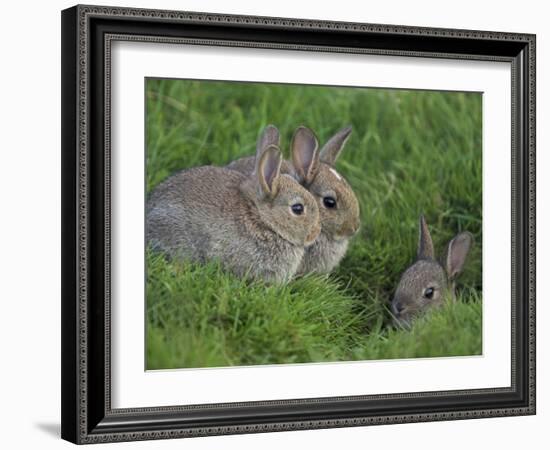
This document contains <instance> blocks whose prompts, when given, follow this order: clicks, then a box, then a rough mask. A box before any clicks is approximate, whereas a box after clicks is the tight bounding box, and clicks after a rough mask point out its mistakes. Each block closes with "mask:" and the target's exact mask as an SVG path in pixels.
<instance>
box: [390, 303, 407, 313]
mask: <svg viewBox="0 0 550 450" xmlns="http://www.w3.org/2000/svg"><path fill="white" fill-rule="evenodd" d="M392 306H393V312H394V313H395V314H397V315H399V314H401V311H403V310H404V309H405V307H404V306H403V304H402V303H401V302H394V303H393V305H392Z"/></svg>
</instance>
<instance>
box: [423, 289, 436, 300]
mask: <svg viewBox="0 0 550 450" xmlns="http://www.w3.org/2000/svg"><path fill="white" fill-rule="evenodd" d="M433 296H434V288H431V287H430V288H428V289H426V290H425V291H424V297H426V298H427V299H431V298H432V297H433Z"/></svg>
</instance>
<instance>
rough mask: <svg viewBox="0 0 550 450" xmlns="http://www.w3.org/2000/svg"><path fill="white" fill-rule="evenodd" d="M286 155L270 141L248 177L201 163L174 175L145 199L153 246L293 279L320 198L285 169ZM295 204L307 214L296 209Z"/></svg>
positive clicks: (239, 271) (313, 229)
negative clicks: (294, 209) (293, 206)
mask: <svg viewBox="0 0 550 450" xmlns="http://www.w3.org/2000/svg"><path fill="white" fill-rule="evenodd" d="M264 137H265V135H262V137H261V138H260V141H259V142H258V146H261V145H264V144H265V142H262V138H264ZM281 161H282V157H281V153H280V151H279V150H278V148H277V147H275V146H274V145H271V144H269V145H268V147H267V149H264V151H263V152H262V154H261V157H260V158H258V161H257V162H256V164H255V169H254V171H253V172H252V174H250V175H243V174H241V173H238V172H235V171H232V170H228V169H226V168H221V167H214V166H203V167H196V168H192V169H188V170H183V171H181V172H179V173H177V174H175V175H173V176H171V177H170V178H168V179H167V180H165V181H164V182H163V183H161V184H160V185H159V186H158V187H157V188H156V189H155V190H154V191H153V192H152V194H151V196H150V198H149V200H148V203H147V240H148V242H149V244H150V245H151V246H152V247H153V248H154V249H157V250H160V251H163V252H165V253H167V254H168V255H169V256H171V257H173V258H182V259H187V260H190V261H195V262H200V263H204V262H207V261H211V260H217V261H219V262H220V263H221V264H222V265H223V267H225V268H226V269H228V270H230V271H232V272H233V273H235V274H236V275H238V276H248V277H250V278H254V279H262V280H265V281H268V282H275V283H283V282H287V281H288V280H290V279H291V278H292V277H293V276H294V274H295V273H296V270H297V269H298V266H299V264H300V262H301V260H302V257H303V253H304V247H305V246H306V245H308V244H311V243H312V242H313V241H314V240H315V239H316V238H317V236H318V234H319V231H320V225H319V211H318V208H317V204H316V202H315V200H314V199H313V197H312V196H311V194H309V192H307V190H305V189H304V188H303V187H301V186H300V185H299V184H298V183H297V182H296V181H295V180H294V179H293V178H292V177H290V176H288V175H284V174H281V173H280V166H281ZM296 203H301V204H303V206H304V212H303V213H302V214H301V215H295V214H294V213H293V212H292V210H291V205H293V204H296Z"/></svg>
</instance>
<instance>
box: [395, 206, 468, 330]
mask: <svg viewBox="0 0 550 450" xmlns="http://www.w3.org/2000/svg"><path fill="white" fill-rule="evenodd" d="M472 244H473V236H472V234H471V233H468V232H466V231H464V232H462V233H459V234H457V235H456V236H455V237H454V238H453V239H451V241H450V242H449V244H448V245H447V251H446V254H445V256H444V258H443V260H442V262H440V261H438V260H437V259H436V257H435V253H434V246H433V242H432V238H431V236H430V231H429V229H428V225H427V224H426V221H425V219H424V216H420V223H419V234H418V248H417V255H416V261H415V262H414V264H413V265H412V266H410V267H409V268H408V269H407V270H406V271H405V272H404V273H403V275H402V276H401V279H400V281H399V284H398V285H397V289H396V291H395V295H394V297H393V300H392V305H391V309H392V313H393V315H394V319H395V322H396V324H398V325H401V326H408V325H410V323H411V320H412V319H414V318H415V317H417V316H419V315H421V314H423V313H425V312H427V311H428V310H430V309H432V308H437V307H440V306H442V305H443V304H444V303H445V300H446V299H452V300H454V299H455V281H456V279H457V277H458V276H459V275H460V273H462V270H463V268H464V263H465V262H466V257H467V256H468V253H469V251H470V248H471V246H472Z"/></svg>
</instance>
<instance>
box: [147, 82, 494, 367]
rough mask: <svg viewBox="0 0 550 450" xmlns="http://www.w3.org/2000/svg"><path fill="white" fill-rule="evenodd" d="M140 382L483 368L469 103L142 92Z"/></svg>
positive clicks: (339, 90)
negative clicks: (244, 369)
mask: <svg viewBox="0 0 550 450" xmlns="http://www.w3.org/2000/svg"><path fill="white" fill-rule="evenodd" d="M145 104H146V114H145V121H146V124H145V130H146V138H145V142H146V149H145V152H146V195H145V202H146V208H145V211H146V212H145V215H146V217H145V225H146V239H145V242H146V245H145V252H146V298H145V302H146V324H145V327H146V369H148V370H155V369H181V368H206V367H229V366H255V365H272V364H297V363H331V362H346V361H366V360H386V359H396V358H397V359H402V358H431V357H453V356H454V357H457V356H474V355H481V354H482V351H483V342H482V254H481V248H482V150H483V149H482V94H481V93H479V92H452V91H427V90H404V89H387V88H384V89H381V88H374V87H345V86H317V85H303V84H300V85H299V84H276V83H256V82H235V81H209V80H191V79H162V78H146V80H145Z"/></svg>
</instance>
